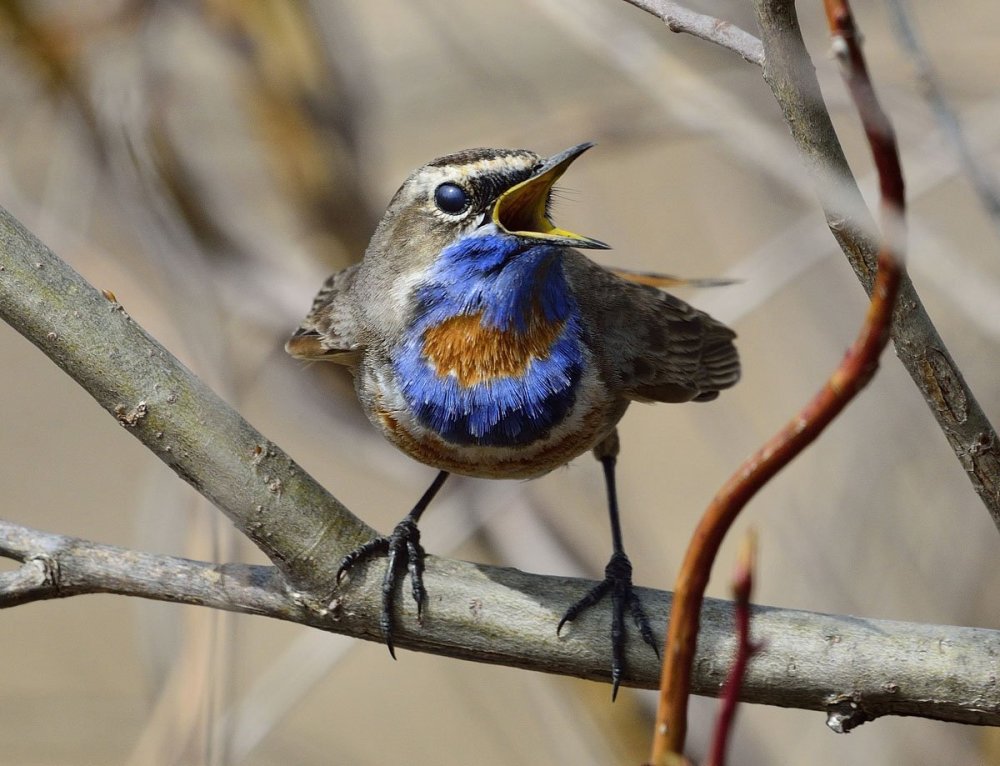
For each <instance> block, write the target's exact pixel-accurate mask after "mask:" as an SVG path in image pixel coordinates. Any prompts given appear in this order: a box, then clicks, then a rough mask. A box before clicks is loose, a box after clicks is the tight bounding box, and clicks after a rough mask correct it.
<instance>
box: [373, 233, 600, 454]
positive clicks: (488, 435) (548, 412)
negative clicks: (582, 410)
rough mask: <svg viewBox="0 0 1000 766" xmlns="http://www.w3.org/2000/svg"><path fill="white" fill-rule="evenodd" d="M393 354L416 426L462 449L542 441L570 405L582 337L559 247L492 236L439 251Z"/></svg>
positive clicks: (580, 365) (579, 365) (579, 364)
mask: <svg viewBox="0 0 1000 766" xmlns="http://www.w3.org/2000/svg"><path fill="white" fill-rule="evenodd" d="M416 299H417V307H416V311H415V317H416V319H415V321H414V323H413V324H412V325H411V327H410V330H409V332H408V333H407V336H406V338H405V340H404V342H403V344H402V345H401V347H400V348H399V350H398V351H397V353H396V354H394V356H393V366H394V369H395V372H396V376H397V378H398V380H399V381H400V386H401V389H402V393H403V396H404V398H405V399H406V402H407V404H408V405H409V407H410V408H411V410H412V411H413V412H414V413H415V414H416V417H417V419H418V420H419V422H420V423H421V424H422V425H424V426H425V427H427V428H429V429H431V430H432V431H434V432H436V433H437V434H438V435H440V436H441V438H443V439H444V440H446V441H448V442H451V443H454V444H462V445H482V446H504V447H514V446H522V445H526V444H530V443H532V442H534V441H536V440H538V439H541V438H544V437H545V436H546V435H547V434H548V433H549V431H550V430H551V429H552V428H553V427H554V426H555V425H556V424H558V423H559V422H560V421H561V420H562V419H563V418H564V417H565V416H566V413H567V412H568V411H569V409H570V407H572V405H573V402H574V401H575V399H576V386H577V383H578V382H579V380H580V376H581V374H582V371H583V346H582V335H583V330H582V327H581V324H580V318H579V311H578V308H577V304H576V301H575V300H574V299H573V296H572V295H571V294H570V292H569V289H568V286H567V284H566V280H565V277H564V276H563V271H562V263H561V261H560V259H559V249H558V248H555V247H552V246H551V245H544V244H539V245H534V246H530V247H528V248H527V249H525V248H524V244H523V242H522V241H519V240H517V239H515V238H514V237H510V236H506V235H502V234H486V235H485V236H484V235H473V236H471V237H467V238H465V239H463V240H461V241H459V242H457V243H455V244H454V245H452V246H450V247H448V248H446V249H445V250H444V251H443V252H442V253H441V257H440V259H439V260H438V262H437V263H436V264H435V266H434V267H433V269H432V270H431V272H430V273H429V275H428V280H427V281H426V282H425V283H424V284H423V285H422V286H421V287H419V288H418V289H417V294H416Z"/></svg>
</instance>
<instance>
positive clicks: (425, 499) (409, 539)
mask: <svg viewBox="0 0 1000 766" xmlns="http://www.w3.org/2000/svg"><path fill="white" fill-rule="evenodd" d="M447 478H448V472H447V471H439V472H438V475H437V476H436V477H435V478H434V482H433V483H432V484H431V485H430V486H429V487H428V488H427V491H426V492H424V494H423V496H422V497H421V498H420V500H418V501H417V504H416V505H415V506H413V510H412V511H410V512H409V513H408V514H406V516H404V517H403V520H402V521H400V522H399V523H398V524H397V525H396V527H395V529H393V530H392V533H391V534H388V535H382V536H380V537H375V538H373V539H371V540H369V541H368V542H366V543H364V544H363V545H360V546H358V547H357V548H355V549H354V550H353V551H351V552H350V553H348V554H347V555H346V556H344V558H342V559H341V560H340V566H339V567H338V568H337V582H338V583H339V582H340V579H341V578H342V577H343V576H344V574H345V573H347V572H349V571H350V570H351V569H352V568H353V567H354V566H355V565H356V564H357V563H358V562H360V561H364V560H365V559H368V558H371V557H372V556H374V555H376V554H381V555H384V556H386V557H387V558H388V562H387V563H386V567H385V575H384V576H383V577H382V611H381V613H380V614H379V627H380V628H381V629H382V638H383V639H385V645H386V646H387V647H389V654H391V655H392V658H393V659H396V650H395V648H394V647H393V644H392V630H393V605H394V604H395V600H396V584H397V583H398V582H399V580H400V575H402V574H403V569H404V568H405V569H407V570H409V572H410V585H411V587H412V590H413V600H414V601H416V602H417V620H418V621H419V620H420V619H421V618H422V616H423V608H424V601H426V600H427V591H426V590H424V555H425V554H424V548H423V546H422V545H421V544H420V529H419V528H418V527H417V522H418V521H420V516H421V514H423V512H424V511H425V510H427V506H428V505H430V503H431V500H433V499H434V496H435V495H436V494H437V493H438V490H440V489H441V486H442V485H443V484H444V480H445V479H447Z"/></svg>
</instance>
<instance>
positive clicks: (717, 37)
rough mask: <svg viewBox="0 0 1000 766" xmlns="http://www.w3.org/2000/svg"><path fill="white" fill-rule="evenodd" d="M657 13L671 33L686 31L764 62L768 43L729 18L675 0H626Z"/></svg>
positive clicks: (760, 62) (753, 62)
mask: <svg viewBox="0 0 1000 766" xmlns="http://www.w3.org/2000/svg"><path fill="white" fill-rule="evenodd" d="M625 2H627V3H630V4H632V5H634V6H635V7H636V8H641V9H642V10H644V11H646V12H647V13H651V14H652V15H654V16H656V17H657V18H658V19H660V21H662V22H663V23H664V24H666V25H667V28H668V29H669V30H670V31H671V32H684V33H687V34H689V35H693V36H694V37H698V38H700V39H702V40H706V41H708V42H710V43H715V44H716V45H719V46H721V47H723V48H725V49H726V50H729V51H732V52H733V53H736V54H738V55H740V56H742V57H743V59H745V60H746V61H748V62H750V63H751V64H756V65H757V66H762V65H763V63H764V46H763V45H761V42H760V40H758V39H757V38H756V37H754V36H753V35H752V34H750V33H749V32H747V31H746V30H744V29H741V28H740V27H738V26H736V25H735V24H730V23H729V22H728V21H723V20H722V19H717V18H715V17H714V16H708V15H706V14H704V13H697V12H696V11H692V10H691V9H690V8H685V7H684V6H683V5H681V4H680V3H675V2H672V0H625Z"/></svg>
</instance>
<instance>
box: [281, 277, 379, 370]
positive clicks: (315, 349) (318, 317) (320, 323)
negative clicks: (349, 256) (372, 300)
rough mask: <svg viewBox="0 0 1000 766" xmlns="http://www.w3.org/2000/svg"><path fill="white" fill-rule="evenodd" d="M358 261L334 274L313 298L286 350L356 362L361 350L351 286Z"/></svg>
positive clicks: (304, 356) (299, 356)
mask: <svg viewBox="0 0 1000 766" xmlns="http://www.w3.org/2000/svg"><path fill="white" fill-rule="evenodd" d="M357 273H358V264H354V265H353V266H348V267H347V268H346V269H343V270H342V271H338V272H337V273H336V274H333V275H332V276H331V277H330V278H329V279H327V280H326V282H324V283H323V286H322V287H321V288H320V290H319V292H318V293H317V294H316V297H315V298H314V299H313V305H312V308H311V309H310V310H309V314H308V315H307V316H306V318H305V319H303V320H302V324H301V325H299V327H298V329H297V330H296V331H295V333H294V334H293V335H292V337H291V338H289V339H288V342H287V343H286V344H285V350H286V351H287V352H288V353H289V354H291V355H292V356H294V357H295V358H297V359H308V360H311V361H326V362H337V363H339V364H347V365H353V364H355V363H356V362H357V359H358V357H359V356H360V354H361V350H362V344H361V342H360V341H359V339H358V337H357V323H356V321H355V319H354V315H353V313H352V311H351V304H350V297H349V296H350V290H351V287H352V286H353V284H354V279H355V277H356V275H357Z"/></svg>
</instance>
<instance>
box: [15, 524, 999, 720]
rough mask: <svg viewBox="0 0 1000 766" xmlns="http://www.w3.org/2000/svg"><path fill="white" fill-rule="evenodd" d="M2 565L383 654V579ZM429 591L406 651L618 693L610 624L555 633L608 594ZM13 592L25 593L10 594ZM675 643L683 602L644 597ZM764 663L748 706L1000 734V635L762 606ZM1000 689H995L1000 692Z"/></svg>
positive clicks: (729, 615) (49, 585)
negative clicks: (941, 723) (331, 588)
mask: <svg viewBox="0 0 1000 766" xmlns="http://www.w3.org/2000/svg"><path fill="white" fill-rule="evenodd" d="M0 554H2V555H5V556H8V557H13V558H16V559H18V560H19V561H22V562H24V563H23V565H22V567H21V568H20V569H19V570H16V571H15V572H4V573H2V574H0V607H4V606H14V605H17V604H24V603H27V602H30V601H40V600H44V599H52V598H62V597H67V596H74V595H80V594H85V593H117V594H122V595H128V596H141V597H143V598H151V599H156V600H159V601H171V602H176V603H183V604H196V605H201V606H209V607H213V608H216V609H225V610H229V611H234V612H242V613H245V614H257V615H264V616H267V617H273V618H276V619H280V620H287V621H291V622H297V623H301V624H303V625H310V626H312V627H316V628H320V629H322V630H327V631H330V632H332V633H341V634H344V635H348V636H353V637H355V638H364V639H368V640H371V641H379V642H380V641H381V633H380V632H379V626H378V602H379V584H380V582H381V573H380V572H379V571H377V570H378V567H374V568H372V571H370V572H369V571H365V572H364V573H363V574H361V573H358V575H357V577H360V580H355V581H354V582H352V583H351V584H350V586H349V587H347V588H344V589H342V591H341V592H340V593H339V594H338V598H337V599H335V600H334V601H333V602H332V603H331V604H330V605H329V609H326V610H324V609H317V608H316V607H315V606H314V602H315V600H314V599H311V598H304V597H303V594H302V593H301V592H298V591H296V590H295V589H293V588H291V587H290V586H289V584H288V581H287V580H286V579H285V578H284V577H283V576H282V575H281V574H280V572H279V571H278V570H277V569H275V568H274V567H267V566H250V565H245V564H223V565H218V564H210V563H205V562H200V561H191V560H189V559H183V558H176V557H172V556H158V555H153V554H149V553H139V552H136V551H131V550H127V549H124V548H118V547H115V546H111V545H100V544H98V543H93V542H88V541H86V540H80V539H77V538H71V537H63V536H61V535H54V534H50V533H46V532H39V531H37V530H33V529H28V528H25V527H20V526H18V525H15V524H12V523H10V522H3V521H0ZM425 577H426V580H427V584H428V587H429V588H430V589H431V592H433V593H434V594H435V598H433V599H432V600H431V602H430V604H429V605H428V607H427V613H426V618H425V621H424V624H423V625H422V626H421V625H418V624H417V621H416V615H415V613H414V610H413V608H410V607H409V606H407V608H406V616H405V619H403V620H401V621H400V622H399V623H398V631H399V632H398V634H397V637H396V644H397V646H399V647H402V648H408V649H412V650H414V651H421V652H430V653H433V654H439V655H444V656H448V657H455V658H460V659H468V660H475V661H478V662H490V663H494V664H500V665H508V666H511V667H518V668H524V669H526V670H534V671H542V672H546V673H559V674H563V675H572V676H578V677H581V678H589V679H592V680H599V681H605V682H606V681H608V669H607V652H608V646H607V635H606V619H607V618H608V615H607V614H606V613H600V612H601V611H602V610H593V611H594V613H587V615H584V616H583V617H581V619H580V620H579V621H578V622H577V623H574V624H573V625H572V626H571V630H569V631H567V632H566V633H565V634H564V635H563V636H562V637H558V636H556V633H555V628H554V626H555V625H556V623H557V622H558V620H559V616H560V615H561V614H562V611H563V609H564V607H565V605H566V604H568V603H571V602H572V601H573V600H574V599H576V598H578V597H579V596H580V595H582V593H583V592H584V591H585V590H586V589H587V588H589V587H590V586H591V585H592V583H590V582H587V581H584V580H577V579H570V578H561V577H545V576H541V575H530V574H525V573H523V572H519V571H517V570H514V569H504V568H499V567H488V566H481V565H477V564H470V563H466V562H461V561H452V560H448V559H442V558H438V557H433V556H432V557H430V559H429V560H428V566H427V572H426V575H425ZM13 581H17V582H18V584H17V587H16V588H15V589H14V590H9V588H10V587H11V585H12V583H13ZM639 592H640V595H641V596H642V598H643V601H644V602H645V604H646V605H647V607H648V608H649V613H650V614H654V615H658V617H657V618H656V619H655V620H654V625H653V628H654V630H655V631H656V632H657V633H658V634H660V635H662V632H663V630H664V627H665V626H664V616H665V615H667V614H668V613H669V611H670V601H671V598H670V594H669V593H666V592H663V591H656V590H650V589H646V588H640V589H639ZM733 619H734V614H733V605H732V604H731V603H729V602H725V601H717V600H714V599H706V601H705V606H704V610H703V614H702V630H701V634H700V636H699V640H698V656H697V661H696V664H695V667H696V673H695V678H694V687H693V690H694V691H695V693H698V694H707V695H717V694H718V693H719V689H720V687H721V686H722V684H723V682H724V681H725V678H726V675H727V672H728V670H729V667H730V664H731V658H732V656H733V653H734V651H735V645H734V637H733V635H732V625H733ZM752 621H753V634H754V640H755V641H757V642H763V643H764V645H765V649H764V650H763V651H761V652H760V653H759V654H755V655H754V660H753V662H752V663H750V666H749V668H748V670H747V673H746V676H745V678H744V682H743V690H742V692H741V698H742V699H743V700H744V701H747V702H758V703H765V704H769V705H780V706H783V707H797V708H805V709H809V710H824V711H827V713H828V715H830V716H834V715H837V714H839V713H840V712H841V710H842V709H843V708H845V707H846V708H849V709H850V708H851V706H852V705H855V707H854V708H853V709H854V710H855V716H860V715H864V716H865V717H866V718H867V719H871V718H875V717H878V716H882V715H918V716H923V717H927V718H935V719H939V720H945V721H959V722H962V723H973V724H983V725H993V726H995V725H1000V689H998V686H997V684H996V683H995V679H996V677H997V675H998V674H1000V667H998V665H1000V659H998V658H1000V631H993V630H983V629H979V628H961V627H944V626H928V625H918V624H912V623H903V622H891V621H887V620H865V619H861V618H857V617H842V616H833V615H824V614H817V613H813V612H802V611H796V610H792V609H775V608H771V607H754V608H753V610H752ZM627 663H628V667H629V669H630V671H631V675H630V678H629V679H628V681H627V683H629V684H630V685H633V686H640V687H643V688H655V686H656V684H657V681H658V678H659V668H658V667H657V663H656V661H655V658H653V657H652V653H651V652H648V651H645V650H644V648H643V647H642V646H633V647H632V650H631V651H629V654H628V658H627ZM991 679H993V680H991Z"/></svg>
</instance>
